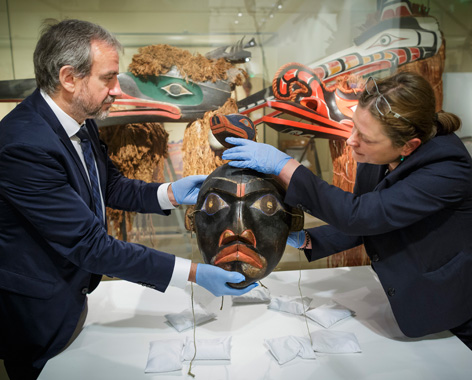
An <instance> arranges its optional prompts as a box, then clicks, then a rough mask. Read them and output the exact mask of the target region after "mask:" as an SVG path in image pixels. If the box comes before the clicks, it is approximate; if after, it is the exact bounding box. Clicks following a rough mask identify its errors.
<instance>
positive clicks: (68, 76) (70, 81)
mask: <svg viewBox="0 0 472 380" xmlns="http://www.w3.org/2000/svg"><path fill="white" fill-rule="evenodd" d="M59 81H60V82H61V85H62V87H63V88H64V89H65V90H66V91H67V92H70V93H72V92H74V91H75V87H76V84H77V77H76V76H75V75H74V68H73V67H72V66H70V65H66V66H62V67H61V70H59Z"/></svg>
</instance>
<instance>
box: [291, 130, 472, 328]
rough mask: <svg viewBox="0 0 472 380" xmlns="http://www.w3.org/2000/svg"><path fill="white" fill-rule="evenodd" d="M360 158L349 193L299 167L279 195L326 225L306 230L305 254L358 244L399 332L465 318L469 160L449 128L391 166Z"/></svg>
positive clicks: (469, 283) (469, 310) (471, 264)
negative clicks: (310, 246)
mask: <svg viewBox="0 0 472 380" xmlns="http://www.w3.org/2000/svg"><path fill="white" fill-rule="evenodd" d="M385 170H386V165H371V164H359V165H358V169H357V176H356V186H355V189H354V194H353V193H349V192H345V191H342V190H341V189H339V188H337V187H334V186H331V185H328V184H327V183H326V182H324V181H322V180H321V179H319V178H317V177H316V176H315V175H313V174H312V173H311V172H310V171H309V170H308V169H306V168H303V167H299V168H298V169H297V170H296V171H295V173H294V175H293V177H292V180H291V183H290V185H289V189H288V192H287V196H286V199H285V201H286V202H287V203H288V204H290V205H292V206H297V205H298V206H299V207H300V208H302V209H303V210H305V211H307V212H309V213H311V214H312V215H314V216H316V217H318V218H320V219H321V220H323V221H325V222H326V223H328V224H329V225H327V226H321V227H318V228H314V229H310V230H309V233H310V236H311V239H312V242H313V249H311V250H306V251H305V254H306V256H307V258H308V260H310V261H312V260H316V259H319V258H322V257H326V256H329V255H331V254H333V253H336V252H341V251H344V250H346V249H349V248H352V247H355V246H358V245H360V244H362V243H363V244H364V245H365V248H366V251H367V254H368V255H369V257H370V259H371V262H372V266H373V268H374V270H375V272H376V273H377V275H378V277H379V280H380V282H381V283H382V286H383V288H384V290H385V293H386V295H387V297H388V300H389V301H390V304H391V306H392V310H393V313H394V315H395V318H396V320H397V322H398V325H399V327H400V329H401V330H402V332H403V333H404V334H405V335H406V336H409V337H418V336H424V335H426V334H430V333H435V332H439V331H444V330H448V329H451V328H454V327H456V326H459V325H461V324H462V323H464V322H466V321H468V320H469V319H471V318H472V162H471V158H470V155H469V154H468V152H467V150H466V148H465V147H464V145H463V144H462V142H461V141H460V139H459V138H458V137H457V136H456V135H455V134H451V135H447V136H437V137H435V138H434V139H432V140H431V141H429V142H427V143H426V144H424V145H422V146H420V147H419V148H418V149H417V150H416V151H415V152H414V153H413V154H412V155H411V156H409V157H407V158H406V160H405V161H404V162H402V163H401V164H400V165H399V166H398V167H397V168H396V169H395V170H393V171H392V172H391V173H390V174H387V175H385Z"/></svg>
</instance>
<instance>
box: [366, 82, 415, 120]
mask: <svg viewBox="0 0 472 380" xmlns="http://www.w3.org/2000/svg"><path fill="white" fill-rule="evenodd" d="M365 90H366V92H367V93H368V94H369V95H374V96H377V100H376V101H375V108H377V111H379V114H381V115H382V116H385V115H387V114H389V113H392V115H393V116H394V117H396V118H397V119H398V118H400V119H403V120H405V121H406V122H407V123H408V124H412V123H411V121H410V120H408V119H407V118H406V117H403V116H402V115H400V114H399V113H396V112H394V111H393V110H392V107H391V106H390V103H389V102H388V100H387V99H385V96H383V94H382V93H381V92H380V91H379V88H378V87H377V82H376V81H375V79H374V77H369V78H368V79H367V82H366V83H365ZM379 105H380V106H382V107H384V109H386V110H387V111H386V112H382V111H381V110H380V107H379Z"/></svg>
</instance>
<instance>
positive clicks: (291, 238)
mask: <svg viewBox="0 0 472 380" xmlns="http://www.w3.org/2000/svg"><path fill="white" fill-rule="evenodd" d="M305 239H306V236H305V231H303V230H302V231H295V232H290V234H289V235H288V239H287V244H288V245H291V246H292V247H295V248H300V247H303V245H304V244H305Z"/></svg>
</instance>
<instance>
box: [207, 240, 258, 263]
mask: <svg viewBox="0 0 472 380" xmlns="http://www.w3.org/2000/svg"><path fill="white" fill-rule="evenodd" d="M212 261H213V264H214V265H217V266H219V267H222V268H223V269H226V268H224V267H225V266H227V265H228V264H231V263H233V262H235V261H239V262H241V263H246V264H249V265H250V266H252V267H254V269H259V270H261V269H263V268H264V267H265V264H266V263H265V259H264V258H263V257H262V256H261V255H259V254H258V253H257V252H256V251H255V250H253V249H252V248H250V247H248V246H247V245H246V244H245V243H241V242H239V241H236V242H235V243H234V244H232V245H230V246H226V247H224V248H223V249H222V250H221V251H220V252H219V253H218V254H217V255H216V256H214V257H213V259H212Z"/></svg>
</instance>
